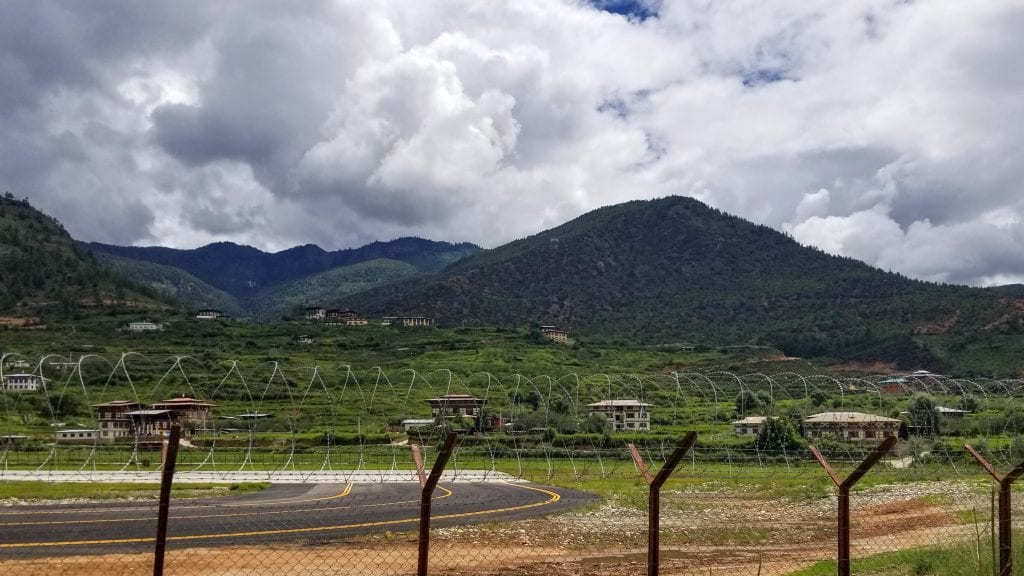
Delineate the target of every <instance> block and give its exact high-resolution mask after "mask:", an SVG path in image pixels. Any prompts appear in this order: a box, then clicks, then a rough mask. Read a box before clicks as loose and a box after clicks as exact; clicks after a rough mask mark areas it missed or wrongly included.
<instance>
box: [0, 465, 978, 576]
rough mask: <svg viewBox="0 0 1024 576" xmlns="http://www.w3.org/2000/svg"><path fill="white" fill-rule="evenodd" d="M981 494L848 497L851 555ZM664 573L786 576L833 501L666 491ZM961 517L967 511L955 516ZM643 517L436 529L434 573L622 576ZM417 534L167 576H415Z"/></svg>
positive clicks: (828, 518)
mask: <svg viewBox="0 0 1024 576" xmlns="http://www.w3.org/2000/svg"><path fill="white" fill-rule="evenodd" d="M987 500H988V498H987V496H985V495H980V496H979V495H977V494H975V493H974V492H973V491H972V490H971V489H970V488H969V487H968V486H965V485H958V484H956V483H949V482H942V483H940V482H930V483H920V484H912V485H899V486H889V487H886V486H880V487H876V488H872V489H871V490H868V491H864V492H858V493H855V494H854V499H853V506H852V509H851V514H852V517H853V519H854V522H853V527H852V534H853V544H852V548H853V554H854V557H855V558H856V557H857V556H866V555H871V554H878V553H881V552H886V551H892V550H897V549H904V548H913V547H919V546H927V545H938V544H944V543H945V544H948V543H953V542H958V541H963V540H966V539H969V538H971V537H972V535H974V534H975V529H976V526H975V525H972V524H963V523H962V522H961V521H960V520H958V514H957V512H958V511H959V512H962V511H964V510H970V509H971V508H972V507H973V508H975V509H987ZM663 510H664V511H665V513H664V514H663V518H662V524H661V527H662V531H661V542H662V552H661V573H662V574H667V575H668V574H670V575H679V576H682V575H694V576H696V575H700V576H706V575H707V574H709V569H710V570H711V572H710V573H711V574H713V576H732V575H736V576H739V575H755V574H762V575H765V576H768V575H772V574H775V575H782V574H786V573H789V572H791V571H793V570H797V569H799V568H802V567H806V566H809V565H811V564H813V563H815V562H817V561H820V560H824V559H827V558H834V557H835V546H836V544H835V534H836V530H835V501H834V499H831V498H819V499H816V500H809V501H783V500H767V499H764V498H756V497H751V496H750V495H746V494H737V493H735V492H728V491H715V492H713V493H703V494H702V493H692V492H667V493H666V494H665V495H663ZM960 517H963V514H960ZM646 530H647V518H646V514H645V513H644V512H643V511H640V510H636V509H634V508H628V507H620V506H617V505H616V504H615V502H609V503H606V504H604V505H603V506H601V507H599V508H597V509H592V510H585V511H576V512H569V513H566V514H560V515H557V516H552V517H550V518H545V519H533V520H525V521H519V522H509V523H502V522H494V523H488V524H475V525H466V526H458V527H451V528H439V529H435V530H434V531H432V533H431V534H432V538H431V539H432V542H431V568H430V574H447V575H459V576H462V575H467V576H468V575H493V576H499V575H500V576H527V575H529V576H535V575H536V576H570V575H573V576H576V575H594V576H613V575H615V576H617V575H627V574H629V575H634V574H642V573H644V572H645V570H646V562H647V557H646V539H647V532H646ZM416 561H417V548H416V536H415V534H410V533H397V534H396V533H390V532H385V533H382V534H379V535H374V536H369V537H363V538H358V539H348V540H345V541H343V542H333V541H324V542H314V541H307V542H303V543H296V544H293V545H268V546H247V547H218V548H189V549H171V550H169V551H168V554H167V564H166V571H165V574H167V575H168V576H235V575H242V574H266V575H273V576H278V575H281V576H284V575H296V576H298V575H303V576H307V575H308V576H321V575H324V576H326V575H328V574H331V575H353V576H354V575H403V574H415V572H416ZM151 573H152V556H151V555H148V554H146V555H126V554H108V555H100V556H64V557H57V558H46V559H38V560H8V559H3V558H2V557H0V576H7V575H10V576H72V575H74V576H89V575H97V576H113V575H129V574H139V575H140V576H141V575H143V574H151Z"/></svg>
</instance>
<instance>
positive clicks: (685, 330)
mask: <svg viewBox="0 0 1024 576" xmlns="http://www.w3.org/2000/svg"><path fill="white" fill-rule="evenodd" d="M352 305H353V306H358V307H359V308H360V309H361V310H365V311H366V312H368V313H392V314H394V313H403V314H413V313H415V314H425V315H431V316H434V317H435V318H437V319H438V322H439V323H441V324H442V325H454V324H458V323H464V322H471V323H480V324H495V325H508V324H519V325H523V324H527V323H545V324H558V325H561V326H564V327H566V328H569V329H570V330H572V331H574V332H577V333H580V334H585V335H589V336H592V337H603V338H613V339H618V338H621V339H628V340H631V341H638V342H649V343H659V342H675V341H690V342H713V343H769V344H773V345H776V346H782V347H783V348H785V349H787V350H789V351H792V352H793V353H799V354H806V355H816V354H820V353H829V352H835V351H840V350H846V351H851V350H856V349H859V348H863V349H870V348H871V347H872V346H875V345H877V344H878V343H880V342H885V341H886V340H887V339H893V338H903V337H909V335H911V334H912V332H913V331H914V330H915V329H916V328H918V327H920V326H925V325H932V324H938V323H942V322H945V321H947V320H948V319H950V318H953V317H956V318H958V320H957V321H956V323H955V326H953V327H952V328H951V330H965V329H977V328H978V327H980V326H983V325H985V324H986V323H987V322H991V321H992V320H993V319H995V318H998V317H999V313H1000V311H1001V306H1003V305H1002V304H1001V303H1000V302H999V299H998V297H995V295H994V294H991V293H987V292H985V291H982V290H978V289H972V288H965V287H957V286H940V285H935V284H929V283H924V282H919V281H914V280H910V279H907V278H905V277H902V276H899V275H896V274H891V273H886V272H882V271H880V270H876V269H874V268H871V267H869V266H867V265H865V264H863V263H861V262H858V261H855V260H852V259H848V258H838V257H835V256H830V255H827V254H825V253H823V252H820V251H818V250H815V249H812V248H807V247H804V246H800V245H799V244H797V243H796V242H795V241H793V240H792V239H790V238H788V237H786V236H784V235H782V234H779V233H778V232H775V231H773V230H771V229H769V228H767V227H764V226H757V225H754V224H752V223H750V222H746V221H744V220H741V219H739V218H736V217H733V216H729V215H727V214H724V213H722V212H719V211H717V210H713V209H710V208H708V207H707V206H705V205H703V204H701V203H699V202H697V201H695V200H692V199H688V198H681V197H670V198H663V199H659V200H653V201H635V202H628V203H625V204H620V205H617V206H610V207H606V208H601V209H598V210H595V211H593V212H590V213H588V214H585V215H583V216H581V217H580V218H577V219H576V220H573V221H571V222H569V223H566V224H564V225H562V226H559V227H557V228H554V229H552V230H548V231H546V232H542V233H540V234H537V235H535V236H532V237H530V238H526V239H523V240H519V241H516V242H512V243H510V244H507V245H505V246H502V247H499V248H496V249H494V250H488V251H484V252H481V253H479V254H476V255H474V256H471V257H468V258H465V259H463V260H461V261H459V262H457V263H455V264H454V265H452V266H451V267H449V268H447V269H446V270H444V271H443V273H442V274H440V275H438V276H436V277H434V278H428V279H425V280H422V281H419V282H415V283H411V284H406V285H403V286H401V287H397V288H395V287H390V288H389V289H388V290H387V291H381V290H377V291H371V292H369V293H367V294H364V295H359V296H356V297H354V299H353V304H352Z"/></svg>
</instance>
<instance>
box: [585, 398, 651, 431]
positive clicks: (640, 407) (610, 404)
mask: <svg viewBox="0 0 1024 576" xmlns="http://www.w3.org/2000/svg"><path fill="white" fill-rule="evenodd" d="M649 407H650V404H647V403H645V402H641V401H639V400H601V401H600V402H594V403H593V404H587V411H588V412H590V413H591V414H604V415H605V416H607V417H608V421H609V422H611V423H612V429H613V430H615V431H616V432H618V431H621V430H650V429H651V414H650V413H649V412H648V411H647V408H649Z"/></svg>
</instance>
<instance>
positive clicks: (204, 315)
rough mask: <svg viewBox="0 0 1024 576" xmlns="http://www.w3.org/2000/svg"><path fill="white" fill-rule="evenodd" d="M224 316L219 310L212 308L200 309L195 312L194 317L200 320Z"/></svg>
mask: <svg viewBox="0 0 1024 576" xmlns="http://www.w3.org/2000/svg"><path fill="white" fill-rule="evenodd" d="M226 317H227V315H226V314H224V313H223V312H221V311H220V310H214V309H212V308H207V309H205V310H200V311H199V312H197V313H196V318H198V319H200V320H217V319H220V318H226Z"/></svg>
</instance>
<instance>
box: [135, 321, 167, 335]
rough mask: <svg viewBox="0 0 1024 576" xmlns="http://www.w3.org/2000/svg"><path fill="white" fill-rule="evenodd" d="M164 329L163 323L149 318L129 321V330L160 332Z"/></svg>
mask: <svg viewBox="0 0 1024 576" xmlns="http://www.w3.org/2000/svg"><path fill="white" fill-rule="evenodd" d="M163 329H164V326H163V324H159V323H157V322H150V321H148V320H145V321H142V322H129V323H128V331H129V332H159V331H161V330H163Z"/></svg>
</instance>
